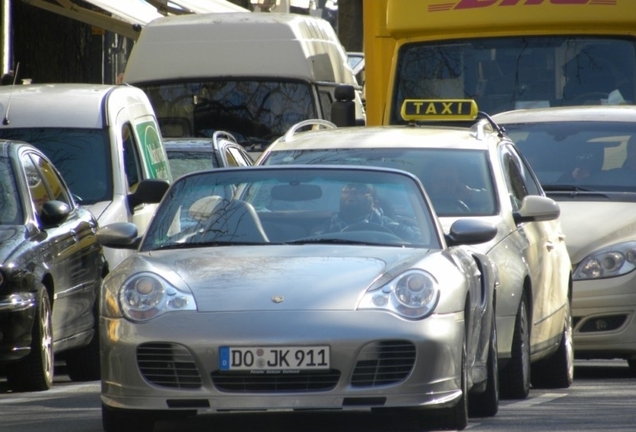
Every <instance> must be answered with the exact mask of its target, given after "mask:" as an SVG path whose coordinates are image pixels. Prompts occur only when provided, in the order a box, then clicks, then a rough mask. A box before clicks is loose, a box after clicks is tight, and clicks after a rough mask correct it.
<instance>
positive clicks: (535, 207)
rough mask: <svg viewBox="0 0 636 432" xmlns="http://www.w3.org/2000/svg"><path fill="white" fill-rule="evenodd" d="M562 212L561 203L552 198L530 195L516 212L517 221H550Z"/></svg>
mask: <svg viewBox="0 0 636 432" xmlns="http://www.w3.org/2000/svg"><path fill="white" fill-rule="evenodd" d="M560 214H561V208H560V207H559V204H558V203H557V202H556V201H555V200H553V199H552V198H548V197H544V196H539V195H528V196H526V197H525V198H524V199H523V201H521V207H520V208H519V210H518V211H516V212H515V213H514V215H513V216H514V219H515V223H518V224H519V223H522V222H540V221H549V220H554V219H556V218H558V217H559V216H560Z"/></svg>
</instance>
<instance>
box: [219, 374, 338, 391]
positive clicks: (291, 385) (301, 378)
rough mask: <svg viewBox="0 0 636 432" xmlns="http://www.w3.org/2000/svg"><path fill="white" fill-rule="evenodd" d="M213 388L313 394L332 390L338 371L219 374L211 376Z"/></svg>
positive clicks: (336, 382) (336, 380)
mask: <svg viewBox="0 0 636 432" xmlns="http://www.w3.org/2000/svg"><path fill="white" fill-rule="evenodd" d="M211 377H212V382H213V383H214V386H215V387H216V388H217V389H218V390H220V391H224V392H234V393H244V392H251V393H278V392H281V393H282V392H313V391H326V390H331V389H333V388H334V387H335V386H336V384H338V380H339V379H340V371H337V370H333V369H332V370H329V371H327V372H306V373H303V372H299V373H294V374H253V373H249V372H246V373H236V372H232V373H221V372H219V371H217V372H213V373H212V374H211Z"/></svg>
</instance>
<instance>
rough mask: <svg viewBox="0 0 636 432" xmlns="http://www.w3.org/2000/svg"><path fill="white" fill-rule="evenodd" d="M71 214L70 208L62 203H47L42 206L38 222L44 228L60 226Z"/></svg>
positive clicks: (54, 201) (53, 201)
mask: <svg viewBox="0 0 636 432" xmlns="http://www.w3.org/2000/svg"><path fill="white" fill-rule="evenodd" d="M69 214H71V208H70V207H69V206H68V205H67V204H66V203H63V202H62V201H56V200H52V201H47V202H45V203H44V204H42V210H41V211H40V215H39V216H40V220H41V221H42V224H43V225H44V227H45V228H50V227H54V226H58V225H60V224H61V223H62V222H64V221H65V220H66V218H67V217H68V215H69Z"/></svg>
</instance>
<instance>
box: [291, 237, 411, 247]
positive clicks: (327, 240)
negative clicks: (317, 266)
mask: <svg viewBox="0 0 636 432" xmlns="http://www.w3.org/2000/svg"><path fill="white" fill-rule="evenodd" d="M281 244H284V245H303V244H342V245H362V246H400V247H401V246H404V244H403V243H395V244H391V243H386V242H382V243H375V242H368V241H360V240H344V239H336V238H302V239H298V240H291V241H286V242H283V243H281Z"/></svg>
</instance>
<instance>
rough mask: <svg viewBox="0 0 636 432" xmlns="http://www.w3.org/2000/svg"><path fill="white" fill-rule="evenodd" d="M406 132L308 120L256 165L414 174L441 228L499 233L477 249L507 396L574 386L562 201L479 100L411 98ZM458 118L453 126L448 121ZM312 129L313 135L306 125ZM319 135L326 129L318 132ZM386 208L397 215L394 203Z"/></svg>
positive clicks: (406, 110) (405, 111)
mask: <svg viewBox="0 0 636 432" xmlns="http://www.w3.org/2000/svg"><path fill="white" fill-rule="evenodd" d="M402 114H403V117H404V119H405V120H406V121H407V122H408V124H406V125H402V126H377V127H348V128H337V127H334V126H333V125H329V123H328V122H325V121H324V120H323V121H317V122H315V124H314V126H312V125H311V123H310V121H306V122H301V123H299V124H298V125H296V127H294V128H292V129H290V130H289V131H288V132H287V133H286V134H285V135H284V136H283V137H281V138H279V139H278V140H277V141H275V142H274V143H273V144H272V145H271V146H270V147H269V148H268V149H266V151H265V152H264V153H263V154H262V155H261V157H260V158H259V159H258V160H257V165H276V164H347V165H379V166H383V167H391V168H398V169H402V170H405V171H409V172H411V173H413V174H415V175H416V176H417V177H418V178H419V179H420V180H421V182H422V183H423V184H424V186H425V187H426V190H427V193H428V195H429V197H430V198H431V200H432V202H433V206H434V207H435V211H436V212H437V214H438V215H439V216H440V219H441V222H442V225H443V226H444V229H445V230H448V229H449V227H450V226H451V224H452V223H453V222H455V221H456V220H458V219H460V218H468V219H478V220H484V221H488V222H490V223H493V224H495V225H496V226H497V228H498V234H497V236H496V237H495V239H494V240H491V241H489V242H486V243H482V244H479V245H477V246H476V249H477V250H478V251H479V252H481V253H485V254H487V255H488V256H489V257H491V258H492V260H493V261H494V262H495V263H496V265H497V267H498V270H499V273H500V280H501V284H500V286H499V287H498V288H497V294H496V295H497V302H496V303H497V306H496V315H497V333H498V352H499V356H498V358H499V362H500V366H499V370H500V375H499V376H500V382H499V385H500V390H501V396H502V397H504V398H511V399H522V398H525V397H527V395H528V393H529V389H530V387H531V385H532V386H535V387H541V388H565V387H569V385H570V384H571V383H572V380H573V375H574V372H573V371H574V367H573V363H574V357H573V350H572V318H571V300H572V266H571V262H570V258H569V256H568V253H567V249H566V244H565V235H564V232H563V230H562V228H561V221H560V219H559V217H560V208H559V205H558V204H557V203H556V201H554V200H553V199H551V198H548V197H546V195H545V193H544V191H543V189H542V188H541V185H540V183H539V180H538V179H537V177H536V176H535V174H534V172H533V170H532V168H531V166H530V164H529V163H528V162H527V161H526V160H525V159H524V157H523V156H522V155H521V154H520V152H519V150H518V148H517V147H516V145H515V144H514V143H513V141H512V140H510V139H509V138H508V136H507V135H506V134H505V132H504V131H503V129H502V128H500V127H499V126H498V125H497V124H496V123H495V122H494V121H492V119H491V118H490V117H489V116H488V115H487V114H485V113H480V112H479V111H478V107H477V106H476V104H475V102H474V101H470V100H454V101H437V100H435V101H426V100H409V101H406V102H405V104H404V106H403V107H402ZM446 120H449V121H452V122H453V123H452V125H450V124H449V123H446V124H447V125H446V126H444V124H445V123H443V122H444V121H446ZM308 128H309V129H313V130H306V129H308ZM315 129H318V130H315ZM378 205H379V207H381V208H382V210H383V211H384V213H385V214H386V215H388V216H391V215H393V214H394V209H391V208H390V206H383V197H378Z"/></svg>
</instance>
